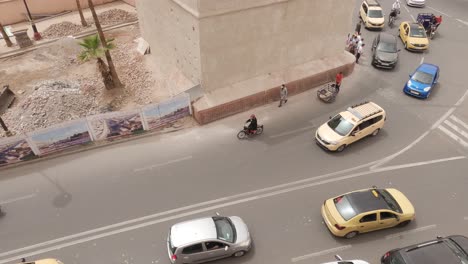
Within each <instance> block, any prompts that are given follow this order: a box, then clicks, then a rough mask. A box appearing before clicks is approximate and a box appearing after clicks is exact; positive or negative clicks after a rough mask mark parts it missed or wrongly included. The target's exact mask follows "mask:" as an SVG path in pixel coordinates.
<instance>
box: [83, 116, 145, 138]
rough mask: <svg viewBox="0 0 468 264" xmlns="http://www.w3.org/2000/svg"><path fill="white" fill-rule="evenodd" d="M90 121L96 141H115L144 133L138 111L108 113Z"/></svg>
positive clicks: (91, 118) (94, 117)
mask: <svg viewBox="0 0 468 264" xmlns="http://www.w3.org/2000/svg"><path fill="white" fill-rule="evenodd" d="M88 120H89V124H90V126H91V130H92V133H93V136H94V138H95V140H106V139H108V140H113V139H118V138H123V137H127V136H131V135H135V134H140V133H143V132H144V130H143V123H142V120H141V115H140V113H139V112H138V111H132V112H113V113H107V114H102V115H96V116H92V117H89V118H88Z"/></svg>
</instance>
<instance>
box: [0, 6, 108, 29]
mask: <svg viewBox="0 0 468 264" xmlns="http://www.w3.org/2000/svg"><path fill="white" fill-rule="evenodd" d="M114 1H115V0H93V3H94V4H95V5H101V4H105V3H110V2H114ZM27 3H28V7H29V10H30V11H31V14H33V15H36V14H57V13H60V12H63V11H69V10H73V11H74V10H77V8H76V0H27ZM80 3H81V6H82V7H83V8H86V7H88V1H87V0H80ZM26 18H27V16H26V8H25V7H24V3H23V0H0V21H1V22H2V23H3V25H10V24H14V23H18V22H22V21H26Z"/></svg>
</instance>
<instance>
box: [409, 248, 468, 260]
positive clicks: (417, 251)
mask: <svg viewBox="0 0 468 264" xmlns="http://www.w3.org/2000/svg"><path fill="white" fill-rule="evenodd" d="M407 255H408V257H409V258H410V259H411V260H412V263H444V264H460V263H464V262H460V259H459V258H458V257H457V256H456V255H455V254H454V252H453V250H452V249H451V248H450V247H449V246H448V245H447V244H446V243H436V244H432V245H428V246H423V247H419V248H414V249H410V250H408V251H407Z"/></svg>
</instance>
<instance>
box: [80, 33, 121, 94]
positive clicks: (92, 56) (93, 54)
mask: <svg viewBox="0 0 468 264" xmlns="http://www.w3.org/2000/svg"><path fill="white" fill-rule="evenodd" d="M112 41H113V39H109V40H108V41H107V43H106V46H103V45H101V41H99V38H98V36H97V35H93V36H89V37H87V38H85V39H83V41H82V42H80V43H79V44H80V46H81V47H83V51H82V52H81V53H80V54H79V55H78V59H80V60H81V61H89V60H96V63H97V66H98V70H99V72H100V73H101V77H102V81H103V82H104V86H105V87H106V89H108V90H110V89H112V88H114V83H113V81H112V75H111V73H110V72H109V67H108V66H107V64H106V63H105V62H104V60H102V56H103V55H104V54H105V52H106V51H109V50H111V49H113V48H115V45H114V44H113V43H112Z"/></svg>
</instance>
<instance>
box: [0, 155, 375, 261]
mask: <svg viewBox="0 0 468 264" xmlns="http://www.w3.org/2000/svg"><path fill="white" fill-rule="evenodd" d="M374 163H375V161H374V162H369V163H366V164H363V165H360V166H356V167H353V168H348V169H345V170H341V171H336V172H332V173H328V174H324V175H320V176H316V177H311V178H307V179H303V180H298V181H294V182H289V183H284V184H280V185H276V186H272V187H267V188H263V189H258V190H254V191H250V192H245V193H240V194H236V195H232V196H226V197H222V198H219V199H214V200H210V201H206V202H202V203H198V204H192V205H188V206H184V207H180V208H176V209H172V210H169V211H165V212H160V213H156V214H152V215H148V216H143V217H140V218H135V219H131V220H127V221H123V222H120V223H116V224H112V225H108V226H104V227H100V228H96V229H91V230H88V231H84V232H81V233H77V234H73V235H70V236H65V237H61V238H57V239H53V240H49V241H46V242H42V243H38V244H35V245H30V246H26V247H23V248H19V249H15V250H11V251H8V252H3V253H0V257H5V256H8V255H11V254H15V253H19V252H22V251H27V250H31V249H35V248H39V247H44V246H48V245H52V244H55V243H60V242H63V241H66V240H71V239H75V238H79V237H82V236H86V235H91V234H94V233H98V232H102V231H106V230H110V229H114V228H118V227H122V226H125V225H130V224H134V223H138V222H142V221H146V220H150V219H153V218H157V217H160V216H164V215H168V214H172V213H178V212H182V211H185V210H190V209H193V208H197V207H201V206H206V205H211V204H215V203H219V202H225V201H228V200H232V199H237V198H241V197H244V196H248V195H257V194H260V193H263V192H267V191H274V190H277V189H281V188H286V187H290V186H294V185H298V184H304V183H307V182H311V181H315V180H319V179H325V178H329V177H333V176H336V175H340V174H344V173H347V172H351V171H354V170H358V169H362V168H365V167H368V166H370V165H372V164H374ZM30 256H32V255H30ZM1 263H2V262H0V264H1Z"/></svg>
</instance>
